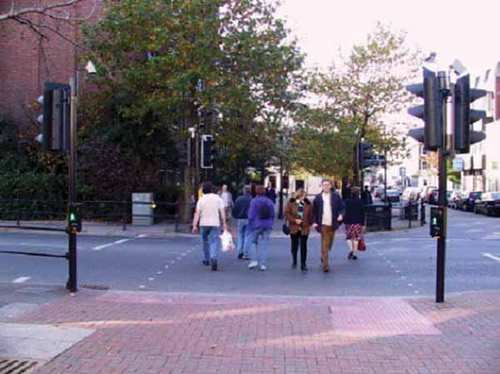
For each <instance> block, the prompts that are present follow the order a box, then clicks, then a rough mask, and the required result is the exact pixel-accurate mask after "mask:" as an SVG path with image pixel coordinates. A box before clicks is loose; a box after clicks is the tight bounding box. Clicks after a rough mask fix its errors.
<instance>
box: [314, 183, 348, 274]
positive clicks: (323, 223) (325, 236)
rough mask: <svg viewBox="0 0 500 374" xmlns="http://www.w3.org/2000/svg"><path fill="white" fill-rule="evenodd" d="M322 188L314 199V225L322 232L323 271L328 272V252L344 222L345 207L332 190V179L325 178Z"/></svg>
mask: <svg viewBox="0 0 500 374" xmlns="http://www.w3.org/2000/svg"><path fill="white" fill-rule="evenodd" d="M321 188H322V189H323V192H321V193H319V194H318V195H316V197H315V198H314V201H313V227H316V228H317V229H318V231H319V232H320V233H321V264H322V266H323V271H324V272H325V273H328V272H329V271H330V265H329V262H328V252H329V251H330V250H331V249H332V246H333V240H334V239H335V231H336V230H337V229H338V228H339V226H340V223H341V222H342V219H343V215H344V209H345V208H344V202H343V201H342V199H341V198H340V196H339V195H338V194H337V193H336V192H332V191H331V188H332V182H331V181H330V180H328V179H324V180H323V181H322V182H321Z"/></svg>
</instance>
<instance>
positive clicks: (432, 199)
mask: <svg viewBox="0 0 500 374" xmlns="http://www.w3.org/2000/svg"><path fill="white" fill-rule="evenodd" d="M427 203H429V204H431V205H437V204H438V203H439V190H438V189H437V188H434V189H433V190H431V191H429V193H428V195H427Z"/></svg>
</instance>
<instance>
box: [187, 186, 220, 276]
mask: <svg viewBox="0 0 500 374" xmlns="http://www.w3.org/2000/svg"><path fill="white" fill-rule="evenodd" d="M202 189H203V196H202V197H201V198H200V199H199V200H198V203H197V204H196V211H195V213H194V218H193V234H197V233H198V224H199V225H200V230H199V231H200V236H201V246H202V248H203V259H202V263H203V265H206V266H208V265H210V264H211V265H212V270H213V271H216V270H217V257H218V254H219V248H220V238H219V235H220V233H221V230H220V226H221V220H222V224H223V227H224V230H227V229H228V227H227V223H226V213H225V211H224V202H223V201H222V199H221V198H220V197H219V195H217V194H215V193H213V186H212V183H211V182H205V183H203V188H202Z"/></svg>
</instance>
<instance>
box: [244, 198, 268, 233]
mask: <svg viewBox="0 0 500 374" xmlns="http://www.w3.org/2000/svg"><path fill="white" fill-rule="evenodd" d="M263 205H267V206H268V207H269V209H270V213H271V217H270V218H267V219H261V218H259V212H260V209H261V208H262V206H263ZM273 221H274V204H273V202H272V201H271V200H270V199H268V198H267V197H266V196H261V195H258V196H256V197H255V198H254V199H253V200H252V202H251V203H250V209H249V210H248V223H249V224H250V228H251V229H252V231H254V230H258V229H272V228H273Z"/></svg>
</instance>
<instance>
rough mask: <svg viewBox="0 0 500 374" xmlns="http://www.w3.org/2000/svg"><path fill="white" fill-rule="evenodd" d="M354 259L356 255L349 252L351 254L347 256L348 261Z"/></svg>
mask: <svg viewBox="0 0 500 374" xmlns="http://www.w3.org/2000/svg"><path fill="white" fill-rule="evenodd" d="M353 257H354V253H352V252H349V254H348V255H347V259H348V260H350V259H352V258H353Z"/></svg>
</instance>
